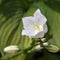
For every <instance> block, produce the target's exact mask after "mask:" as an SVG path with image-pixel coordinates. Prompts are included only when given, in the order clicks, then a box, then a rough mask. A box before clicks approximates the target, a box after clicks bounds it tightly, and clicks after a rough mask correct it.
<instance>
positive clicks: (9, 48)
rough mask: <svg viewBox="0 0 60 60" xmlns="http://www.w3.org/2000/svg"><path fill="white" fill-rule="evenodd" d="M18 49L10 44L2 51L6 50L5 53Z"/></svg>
mask: <svg viewBox="0 0 60 60" xmlns="http://www.w3.org/2000/svg"><path fill="white" fill-rule="evenodd" d="M18 50H19V48H18V46H16V45H12V46H8V47H6V48H4V52H6V53H15V52H17V51H18Z"/></svg>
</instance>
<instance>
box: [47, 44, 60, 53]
mask: <svg viewBox="0 0 60 60" xmlns="http://www.w3.org/2000/svg"><path fill="white" fill-rule="evenodd" d="M47 50H48V51H49V52H53V53H56V52H58V51H59V50H60V49H59V47H57V46H55V45H49V46H48V48H47Z"/></svg>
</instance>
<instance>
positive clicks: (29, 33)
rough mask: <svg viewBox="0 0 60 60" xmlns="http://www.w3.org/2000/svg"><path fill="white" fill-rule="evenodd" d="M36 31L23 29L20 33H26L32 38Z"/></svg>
mask: <svg viewBox="0 0 60 60" xmlns="http://www.w3.org/2000/svg"><path fill="white" fill-rule="evenodd" d="M37 33H38V31H36V30H33V29H32V30H23V31H22V35H27V36H29V37H30V38H33V36H35V35H36V34H37Z"/></svg>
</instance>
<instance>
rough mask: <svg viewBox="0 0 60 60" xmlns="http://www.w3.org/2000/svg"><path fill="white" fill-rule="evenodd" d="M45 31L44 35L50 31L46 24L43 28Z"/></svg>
mask: <svg viewBox="0 0 60 60" xmlns="http://www.w3.org/2000/svg"><path fill="white" fill-rule="evenodd" d="M43 30H44V33H47V31H48V27H47V25H46V24H44V26H43Z"/></svg>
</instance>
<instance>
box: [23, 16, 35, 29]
mask: <svg viewBox="0 0 60 60" xmlns="http://www.w3.org/2000/svg"><path fill="white" fill-rule="evenodd" d="M22 20H23V25H24V28H25V29H27V28H28V27H29V25H31V24H33V23H34V21H33V20H34V18H33V17H32V16H29V17H24V18H22Z"/></svg>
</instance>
